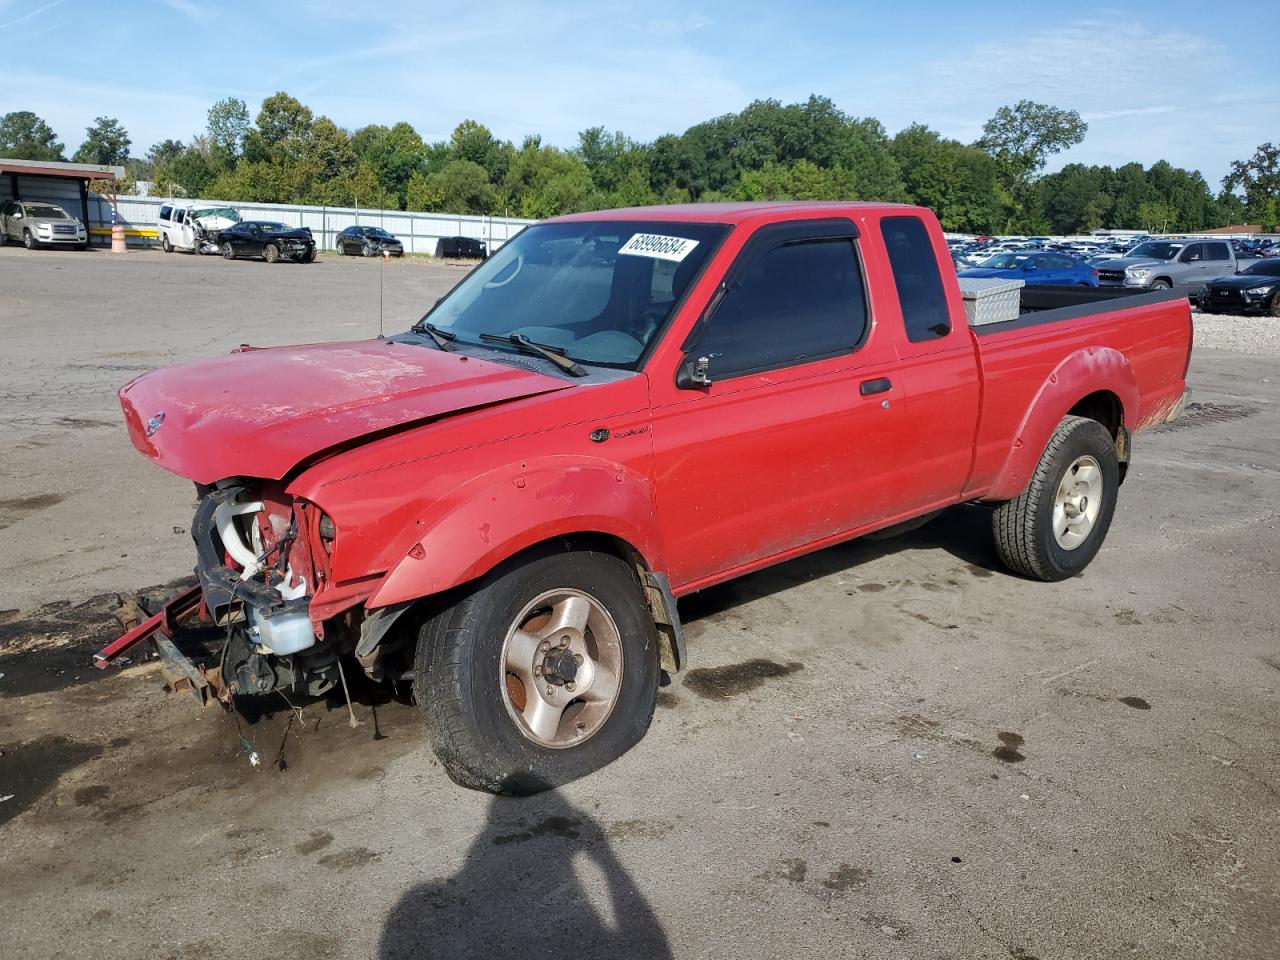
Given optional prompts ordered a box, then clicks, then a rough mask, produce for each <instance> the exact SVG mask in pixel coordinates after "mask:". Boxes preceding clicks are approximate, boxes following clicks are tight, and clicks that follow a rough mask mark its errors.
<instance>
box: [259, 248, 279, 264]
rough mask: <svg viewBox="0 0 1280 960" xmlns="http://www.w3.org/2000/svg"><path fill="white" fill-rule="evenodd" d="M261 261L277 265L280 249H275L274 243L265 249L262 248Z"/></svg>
mask: <svg viewBox="0 0 1280 960" xmlns="http://www.w3.org/2000/svg"><path fill="white" fill-rule="evenodd" d="M262 259H263V260H265V261H267V263H279V262H280V248H279V247H277V246H276V245H275V244H274V243H268V244H267V245H266V246H265V247H263V248H262Z"/></svg>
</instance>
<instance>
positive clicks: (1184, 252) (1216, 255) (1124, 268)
mask: <svg viewBox="0 0 1280 960" xmlns="http://www.w3.org/2000/svg"><path fill="white" fill-rule="evenodd" d="M1236 266H1237V265H1236V255H1235V251H1233V250H1232V249H1231V244H1229V243H1227V241H1225V240H1147V241H1145V242H1143V243H1140V244H1138V245H1137V246H1136V247H1134V248H1133V249H1132V250H1130V251H1129V253H1128V255H1127V256H1124V257H1120V258H1119V259H1116V260H1107V261H1104V262H1103V263H1099V264H1097V267H1098V286H1100V287H1131V288H1139V289H1143V290H1169V289H1173V290H1177V291H1179V292H1180V293H1185V294H1187V295H1188V296H1190V297H1193V298H1194V297H1195V295H1196V294H1197V293H1198V292H1199V290H1200V288H1201V287H1202V286H1204V284H1205V283H1206V282H1207V281H1209V280H1212V279H1213V278H1214V277H1224V276H1228V275H1229V274H1233V273H1235V272H1236Z"/></svg>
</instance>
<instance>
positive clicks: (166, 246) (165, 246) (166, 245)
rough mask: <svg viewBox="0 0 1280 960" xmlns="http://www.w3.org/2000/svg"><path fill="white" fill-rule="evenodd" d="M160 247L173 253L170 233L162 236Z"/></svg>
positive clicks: (166, 251)
mask: <svg viewBox="0 0 1280 960" xmlns="http://www.w3.org/2000/svg"><path fill="white" fill-rule="evenodd" d="M160 249H161V250H163V251H164V252H165V253H173V244H172V243H170V242H169V235H168V234H167V233H166V234H165V235H164V236H163V237H161V238H160Z"/></svg>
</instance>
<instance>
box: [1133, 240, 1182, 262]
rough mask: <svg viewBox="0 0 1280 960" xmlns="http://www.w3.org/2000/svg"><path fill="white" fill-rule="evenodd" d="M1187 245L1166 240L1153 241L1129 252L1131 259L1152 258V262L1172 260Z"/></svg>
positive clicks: (1139, 245) (1141, 244)
mask: <svg viewBox="0 0 1280 960" xmlns="http://www.w3.org/2000/svg"><path fill="white" fill-rule="evenodd" d="M1184 246H1186V244H1183V243H1169V242H1167V241H1164V240H1152V241H1150V242H1148V243H1140V244H1138V245H1137V246H1136V247H1134V248H1133V249H1132V250H1130V251H1129V256H1131V257H1150V258H1151V259H1152V260H1172V259H1173V258H1174V257H1176V256H1177V255H1178V251H1179V250H1181V249H1182V248H1183V247H1184Z"/></svg>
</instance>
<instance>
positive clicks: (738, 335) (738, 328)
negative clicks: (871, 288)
mask: <svg viewBox="0 0 1280 960" xmlns="http://www.w3.org/2000/svg"><path fill="white" fill-rule="evenodd" d="M866 329H867V305H866V299H865V296H864V294H863V287H862V271H861V269H860V268H859V265H858V258H857V256H856V254H855V252H854V247H853V241H852V240H851V239H850V238H848V237H832V238H824V239H816V240H809V241H801V242H791V243H783V244H782V245H780V246H776V247H774V248H773V249H771V250H769V251H768V252H766V253H764V254H763V255H762V256H759V257H757V258H755V260H754V262H751V263H750V264H749V265H748V267H747V271H746V274H745V276H742V277H741V278H740V279H736V280H735V281H734V283H733V284H732V286H731V287H730V288H729V290H728V292H727V293H725V295H724V297H723V299H722V300H721V301H720V303H719V305H718V306H717V307H716V309H715V312H714V313H713V314H712V315H711V317H710V319H709V320H708V321H707V325H706V328H705V329H704V330H703V331H702V333H701V334H700V335H699V337H698V341H697V344H696V345H695V346H694V347H693V352H694V354H695V355H696V356H705V357H708V358H709V359H710V361H711V365H710V370H711V376H712V377H713V378H715V379H716V380H724V379H728V378H730V377H735V376H742V375H745V374H750V373H762V372H764V371H767V370H775V369H778V368H780V367H789V366H793V365H796V364H801V363H810V362H812V361H815V360H823V359H827V358H829V357H834V356H838V355H840V354H844V353H851V352H853V350H854V349H855V348H856V347H857V345H858V344H859V343H861V341H862V338H863V334H864V333H865V332H866Z"/></svg>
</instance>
